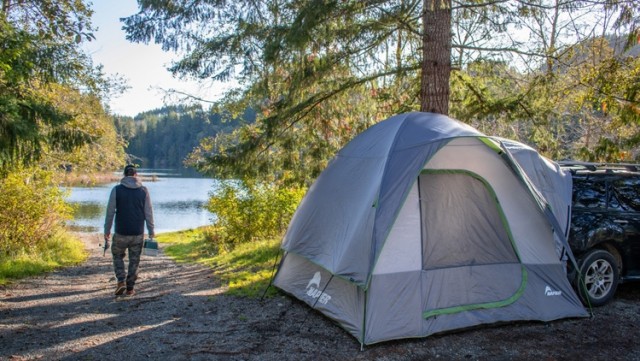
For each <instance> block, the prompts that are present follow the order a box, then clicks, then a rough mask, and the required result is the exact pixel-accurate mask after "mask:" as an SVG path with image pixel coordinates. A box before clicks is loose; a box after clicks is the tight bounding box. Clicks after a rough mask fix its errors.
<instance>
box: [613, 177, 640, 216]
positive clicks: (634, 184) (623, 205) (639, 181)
mask: <svg viewBox="0 0 640 361" xmlns="http://www.w3.org/2000/svg"><path fill="white" fill-rule="evenodd" d="M613 193H614V195H615V198H617V201H618V203H619V204H618V205H617V207H616V208H618V209H621V210H625V211H640V178H638V177H624V178H620V179H616V180H615V181H613ZM611 206H613V204H611Z"/></svg>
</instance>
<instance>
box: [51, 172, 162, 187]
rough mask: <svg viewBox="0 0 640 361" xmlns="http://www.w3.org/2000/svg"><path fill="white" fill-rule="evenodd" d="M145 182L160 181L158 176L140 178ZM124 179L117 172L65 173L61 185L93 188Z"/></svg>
mask: <svg viewBox="0 0 640 361" xmlns="http://www.w3.org/2000/svg"><path fill="white" fill-rule="evenodd" d="M139 178H140V179H141V180H142V181H143V182H155V181H157V180H158V176H157V175H155V174H153V175H143V176H139ZM120 179H122V175H120V174H116V173H115V172H108V173H82V174H78V173H73V172H72V173H65V174H64V175H63V176H62V182H61V185H63V186H65V187H92V186H95V185H100V184H108V183H113V182H119V181H120Z"/></svg>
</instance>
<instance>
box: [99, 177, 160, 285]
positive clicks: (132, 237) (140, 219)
mask: <svg viewBox="0 0 640 361" xmlns="http://www.w3.org/2000/svg"><path fill="white" fill-rule="evenodd" d="M114 216H115V223H116V226H115V234H114V235H113V244H112V245H111V253H112V254H113V268H114V270H115V273H116V278H117V280H118V285H117V287H116V296H121V295H123V294H126V295H127V296H133V295H134V294H135V291H134V286H135V284H136V279H137V278H138V265H139V264H140V254H141V253H142V244H143V242H144V224H145V222H146V223H147V231H148V232H149V238H153V237H154V236H155V234H154V230H153V207H152V206H151V197H150V196H149V191H148V190H147V188H146V187H144V186H143V185H142V183H141V182H140V179H139V178H138V177H137V171H136V168H135V166H134V165H131V164H129V165H127V166H126V167H124V178H122V180H120V184H119V185H117V186H115V187H113V189H112V190H111V195H110V196H109V203H108V204H107V216H106V218H105V222H104V241H105V245H106V247H108V246H109V240H110V238H111V226H112V224H113V218H114ZM127 250H128V252H129V267H128V272H127V271H125V267H124V266H125V265H124V256H125V252H126V251H127Z"/></svg>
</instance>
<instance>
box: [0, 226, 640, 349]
mask: <svg viewBox="0 0 640 361" xmlns="http://www.w3.org/2000/svg"><path fill="white" fill-rule="evenodd" d="M83 237H84V239H85V242H86V244H87V246H88V247H89V250H90V252H91V255H90V257H89V259H88V261H87V262H86V263H85V264H84V265H81V266H78V267H73V268H68V269H64V270H60V271H57V272H54V273H52V274H49V275H46V276H43V277H37V278H31V279H27V280H23V281H20V282H16V283H14V284H12V285H10V286H7V287H4V288H0V360H14V361H15V360H145V359H148V360H431V359H433V360H578V359H580V360H640V342H638V341H637V339H638V337H639V336H640V284H634V285H623V287H621V289H620V291H619V292H618V295H617V297H616V300H615V301H614V302H613V303H612V304H610V305H608V306H606V307H602V308H599V309H595V310H594V317H593V318H589V319H572V320H561V321H555V322H550V323H541V322H526V323H515V324H508V325H500V326H491V327H482V328H477V329H473V330H466V331H461V332H457V333H452V334H446V335H438V336H432V337H428V338H422V339H415V340H402V341H392V342H386V343H381V344H377V345H370V346H367V347H365V348H364V350H363V351H361V350H360V344H359V343H358V342H357V341H356V340H355V339H354V338H353V337H351V336H350V335H348V334H347V333H346V332H345V331H343V330H342V329H341V328H340V327H338V326H336V325H335V324H333V323H332V322H331V321H329V320H328V319H326V318H325V317H323V316H321V315H320V314H318V313H317V312H314V311H312V310H310V309H309V308H308V307H307V306H305V305H303V304H301V303H300V302H297V301H295V300H293V299H291V298H289V297H287V296H278V297H274V298H270V299H268V300H265V301H260V300H256V299H246V298H240V297H231V296H227V295H225V294H224V291H225V289H224V287H221V285H219V284H218V283H217V281H216V279H215V278H214V277H213V275H212V272H211V271H210V270H209V269H207V268H205V267H202V266H197V265H182V264H176V263H175V262H173V261H172V260H171V259H169V258H167V257H164V256H159V257H147V256H143V259H142V263H141V272H140V279H139V284H138V287H137V289H138V291H139V292H138V294H137V295H136V296H134V297H132V298H127V299H124V300H115V298H114V297H113V290H114V287H115V280H114V279H113V273H112V270H111V260H110V257H108V256H107V257H102V251H101V250H100V249H99V248H98V246H97V245H98V242H99V235H97V234H93V235H86V234H85V235H84V236H83Z"/></svg>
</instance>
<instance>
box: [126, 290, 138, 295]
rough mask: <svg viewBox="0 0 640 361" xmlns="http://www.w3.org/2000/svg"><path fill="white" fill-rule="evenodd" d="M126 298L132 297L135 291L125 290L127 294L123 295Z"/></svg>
mask: <svg viewBox="0 0 640 361" xmlns="http://www.w3.org/2000/svg"><path fill="white" fill-rule="evenodd" d="M125 294H126V295H127V296H133V295H135V294H136V291H134V290H127V292H126V293H125Z"/></svg>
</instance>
